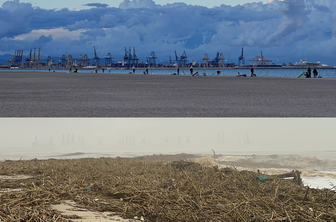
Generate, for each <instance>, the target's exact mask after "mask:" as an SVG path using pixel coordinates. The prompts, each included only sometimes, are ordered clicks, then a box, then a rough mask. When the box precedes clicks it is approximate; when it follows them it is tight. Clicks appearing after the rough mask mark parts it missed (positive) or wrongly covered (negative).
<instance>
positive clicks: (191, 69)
mask: <svg viewBox="0 0 336 222" xmlns="http://www.w3.org/2000/svg"><path fill="white" fill-rule="evenodd" d="M193 73H194V69H193V67H190V74H191V75H193Z"/></svg>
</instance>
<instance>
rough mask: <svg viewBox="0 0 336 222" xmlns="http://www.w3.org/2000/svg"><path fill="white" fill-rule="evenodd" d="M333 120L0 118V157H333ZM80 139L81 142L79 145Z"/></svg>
mask: <svg viewBox="0 0 336 222" xmlns="http://www.w3.org/2000/svg"><path fill="white" fill-rule="evenodd" d="M335 124H336V119H295V118H291V119H268V118H254V119H253V118H252V119H244V118H242V119H235V118H219V119H218V118H154V119H151V118H140V119H139V118H107V119H106V118H105V119H104V118H103V119H100V118H70V119H69V118H57V119H56V118H49V119H48V118H26V119H22V118H0V134H1V135H2V139H1V141H0V157H2V158H4V156H5V155H9V154H11V153H15V152H18V153H20V155H24V154H25V153H31V155H38V154H39V153H47V154H48V153H49V154H51V153H75V152H87V153H95V152H110V153H112V152H113V153H115V154H116V155H120V156H121V155H123V154H125V153H127V152H131V153H133V154H138V155H140V154H144V153H146V154H160V153H194V154H208V155H211V154H212V150H215V151H216V153H217V154H223V155H233V154H236V155H253V154H256V155H264V154H266V155H274V154H277V155H290V154H299V155H305V156H306V155H308V156H319V157H321V158H324V157H328V158H332V159H336V152H335V142H336V139H335V136H334V134H333V132H334V126H335ZM68 135H69V138H70V140H72V137H74V143H73V146H62V145H61V143H62V141H63V137H64V138H65V140H67V137H68ZM50 138H52V141H53V143H54V144H55V147H47V146H46V147H43V146H41V147H33V146H32V143H33V142H34V141H35V139H36V140H37V141H38V143H39V144H42V145H43V144H48V143H49V141H50ZM78 138H79V140H78ZM82 138H83V140H84V141H85V145H83V144H79V143H78V141H81V139H82ZM143 140H144V143H143ZM99 141H101V143H102V145H98V143H99ZM77 145H79V146H77ZM19 158H20V157H19Z"/></svg>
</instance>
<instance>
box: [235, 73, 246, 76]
mask: <svg viewBox="0 0 336 222" xmlns="http://www.w3.org/2000/svg"><path fill="white" fill-rule="evenodd" d="M237 77H246V74H240V72H238V76H237Z"/></svg>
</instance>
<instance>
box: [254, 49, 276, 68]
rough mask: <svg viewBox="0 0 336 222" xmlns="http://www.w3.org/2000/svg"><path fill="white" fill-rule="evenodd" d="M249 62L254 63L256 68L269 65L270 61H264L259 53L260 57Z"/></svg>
mask: <svg viewBox="0 0 336 222" xmlns="http://www.w3.org/2000/svg"><path fill="white" fill-rule="evenodd" d="M249 62H255V64H256V65H257V66H266V65H269V63H270V62H272V60H268V59H266V58H265V57H264V56H263V53H262V51H261V55H260V56H256V57H254V58H253V59H251V60H249Z"/></svg>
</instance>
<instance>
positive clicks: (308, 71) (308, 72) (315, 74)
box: [305, 67, 319, 78]
mask: <svg viewBox="0 0 336 222" xmlns="http://www.w3.org/2000/svg"><path fill="white" fill-rule="evenodd" d="M313 75H314V78H319V76H318V72H317V69H316V68H314V70H313ZM305 76H306V78H311V68H310V67H309V68H308V69H307V72H306V74H305Z"/></svg>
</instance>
